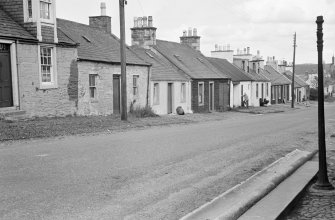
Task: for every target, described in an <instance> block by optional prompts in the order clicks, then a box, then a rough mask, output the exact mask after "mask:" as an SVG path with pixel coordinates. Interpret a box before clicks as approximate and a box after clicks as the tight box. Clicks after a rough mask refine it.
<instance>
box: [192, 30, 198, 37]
mask: <svg viewBox="0 0 335 220" xmlns="http://www.w3.org/2000/svg"><path fill="white" fill-rule="evenodd" d="M193 36H198V30H197V29H196V28H193Z"/></svg>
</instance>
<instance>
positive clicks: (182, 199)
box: [0, 105, 335, 220]
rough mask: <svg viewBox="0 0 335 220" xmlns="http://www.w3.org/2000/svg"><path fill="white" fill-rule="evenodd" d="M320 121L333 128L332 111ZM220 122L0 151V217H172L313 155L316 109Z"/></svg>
mask: <svg viewBox="0 0 335 220" xmlns="http://www.w3.org/2000/svg"><path fill="white" fill-rule="evenodd" d="M326 113H327V114H326V124H327V125H328V123H335V105H328V106H326ZM225 115H226V116H225V119H224V120H218V121H209V122H203V123H197V124H189V125H173V126H166V127H153V128H148V129H142V130H131V131H127V132H120V133H115V134H109V135H106V134H104V135H94V136H93V135H92V136H85V137H83V136H76V137H66V138H57V139H48V140H35V141H30V142H29V141H28V142H16V143H12V144H9V145H8V144H5V145H0V195H1V196H0V219H10V220H13V219H136V220H139V219H155V220H156V219H178V218H180V217H182V216H184V215H185V214H187V213H188V212H190V211H192V210H194V209H195V208H197V207H199V206H201V205H202V204H204V203H205V202H207V201H210V200H211V199H213V198H214V197H216V196H218V195H219V194H221V193H223V192H224V191H226V190H227V189H229V188H231V187H232V186H234V185H236V184H237V183H239V182H241V181H243V180H244V179H246V178H248V177H249V176H251V175H252V174H253V173H255V172H256V171H258V170H260V169H261V168H263V167H265V166H266V165H268V164H270V163H271V162H273V161H274V160H276V159H278V158H280V157H281V156H284V155H285V154H287V153H288V152H291V151H292V150H294V149H297V148H298V149H304V150H309V151H311V150H313V149H316V148H317V108H316V106H312V107H310V108H302V109H298V110H294V111H291V112H286V113H276V114H266V115H252V114H245V113H241V114H236V113H235V114H231V113H226V114H225ZM227 118H228V119H227ZM327 128H328V127H327ZM328 136H329V134H328Z"/></svg>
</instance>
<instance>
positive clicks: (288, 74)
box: [283, 70, 308, 88]
mask: <svg viewBox="0 0 335 220" xmlns="http://www.w3.org/2000/svg"><path fill="white" fill-rule="evenodd" d="M283 74H284V76H286V77H287V78H288V79H292V74H293V73H292V72H291V71H289V70H288V71H285V72H284V73H283ZM291 82H292V80H291ZM305 86H308V84H307V83H306V82H305V81H304V80H303V79H301V78H300V77H299V75H296V76H295V77H294V88H300V87H305Z"/></svg>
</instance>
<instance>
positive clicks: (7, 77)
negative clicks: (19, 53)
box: [0, 44, 13, 108]
mask: <svg viewBox="0 0 335 220" xmlns="http://www.w3.org/2000/svg"><path fill="white" fill-rule="evenodd" d="M11 106H13V90H12V71H11V60H10V45H9V44H0V108H1V107H11Z"/></svg>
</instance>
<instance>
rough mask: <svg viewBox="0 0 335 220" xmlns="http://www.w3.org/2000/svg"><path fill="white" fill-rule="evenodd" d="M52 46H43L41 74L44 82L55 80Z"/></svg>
mask: <svg viewBox="0 0 335 220" xmlns="http://www.w3.org/2000/svg"><path fill="white" fill-rule="evenodd" d="M52 74H53V71H52V47H41V76H42V83H52V82H53V75H52Z"/></svg>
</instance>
